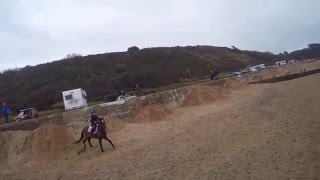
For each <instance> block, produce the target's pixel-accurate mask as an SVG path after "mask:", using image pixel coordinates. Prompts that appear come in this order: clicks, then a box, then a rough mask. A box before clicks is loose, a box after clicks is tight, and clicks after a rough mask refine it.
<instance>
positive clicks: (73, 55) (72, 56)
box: [63, 53, 81, 59]
mask: <svg viewBox="0 0 320 180" xmlns="http://www.w3.org/2000/svg"><path fill="white" fill-rule="evenodd" d="M76 57H81V54H78V53H71V54H67V55H66V57H64V58H63V59H72V58H76Z"/></svg>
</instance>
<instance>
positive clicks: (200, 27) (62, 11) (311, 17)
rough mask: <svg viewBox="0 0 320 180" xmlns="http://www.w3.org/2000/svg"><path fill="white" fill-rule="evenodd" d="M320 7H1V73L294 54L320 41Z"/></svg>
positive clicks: (99, 2) (28, 1)
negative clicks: (179, 50)
mask: <svg viewBox="0 0 320 180" xmlns="http://www.w3.org/2000/svg"><path fill="white" fill-rule="evenodd" d="M319 7H320V1H319V0H304V1H303V0H242V1H241V2H240V0H158V1H152V0H135V1H133V0H130V1H129V0H126V1H125V0H117V1H115V0H90V1H88V0H10V1H9V0H0V23H1V26H0V49H1V53H0V69H7V68H13V67H23V66H25V65H36V64H40V63H45V62H50V61H54V60H57V59H61V58H63V57H64V56H66V55H67V54H68V53H73V52H75V53H80V54H82V55H88V54H96V53H105V52H113V51H126V50H127V48H128V47H130V46H133V45H135V46H138V47H140V48H144V47H158V46H177V45H180V46H184V45H213V46H228V47H230V46H233V45H234V46H236V47H238V48H240V49H248V50H259V51H270V52H273V53H279V52H283V51H285V50H288V51H290V50H294V49H299V48H303V47H306V46H307V44H309V43H316V42H318V43H319V42H320V15H319Z"/></svg>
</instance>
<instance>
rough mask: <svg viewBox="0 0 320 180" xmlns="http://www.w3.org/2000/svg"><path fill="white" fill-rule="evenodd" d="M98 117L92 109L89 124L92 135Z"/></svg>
mask: <svg viewBox="0 0 320 180" xmlns="http://www.w3.org/2000/svg"><path fill="white" fill-rule="evenodd" d="M98 119H99V118H98V116H97V115H96V111H95V110H94V109H90V122H91V127H92V129H91V132H90V133H91V134H92V135H93V133H94V132H95V131H96V128H97V126H98Z"/></svg>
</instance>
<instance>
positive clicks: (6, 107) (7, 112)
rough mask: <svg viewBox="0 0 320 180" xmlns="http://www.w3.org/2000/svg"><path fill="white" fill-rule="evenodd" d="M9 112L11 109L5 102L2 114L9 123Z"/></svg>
mask: <svg viewBox="0 0 320 180" xmlns="http://www.w3.org/2000/svg"><path fill="white" fill-rule="evenodd" d="M9 113H10V111H9V108H8V106H7V105H6V103H3V104H2V111H1V114H2V116H3V117H4V120H5V123H9Z"/></svg>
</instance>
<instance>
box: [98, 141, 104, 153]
mask: <svg viewBox="0 0 320 180" xmlns="http://www.w3.org/2000/svg"><path fill="white" fill-rule="evenodd" d="M99 144H100V148H101V151H102V152H104V150H103V148H102V142H101V139H99Z"/></svg>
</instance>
